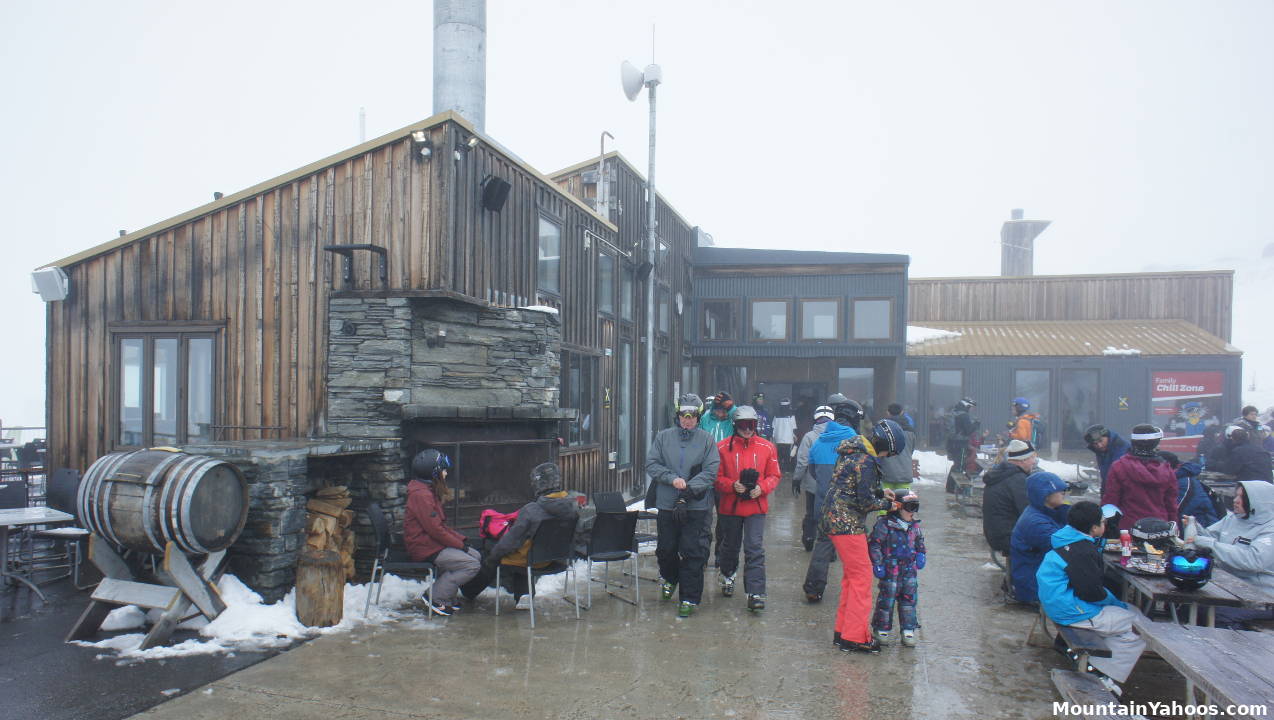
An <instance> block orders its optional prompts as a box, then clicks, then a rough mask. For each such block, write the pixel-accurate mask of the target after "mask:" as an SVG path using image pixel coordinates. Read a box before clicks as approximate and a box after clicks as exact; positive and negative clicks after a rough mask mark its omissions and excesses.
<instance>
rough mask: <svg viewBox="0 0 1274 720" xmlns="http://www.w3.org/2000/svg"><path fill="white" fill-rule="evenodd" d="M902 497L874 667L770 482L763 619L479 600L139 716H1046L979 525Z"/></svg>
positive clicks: (288, 656) (934, 497)
mask: <svg viewBox="0 0 1274 720" xmlns="http://www.w3.org/2000/svg"><path fill="white" fill-rule="evenodd" d="M918 489H919V492H920V495H921V498H922V502H923V503H924V505H923V507H922V517H923V519H924V526H923V527H924V529H925V534H926V541H927V543H928V549H929V556H930V560H929V565H928V567H927V568H926V569H925V570H923V571H921V574H920V577H921V580H920V583H921V584H920V588H921V590H920V600H919V611H920V620H921V624H922V629H921V631H920V644H919V647H917V648H904V647H900V646H899V645H898V644H897V637H896V635H895V638H894V639H893V641H892V642H891V643H890V644H889V646H887V647H886V648H885V650H884V652H882V653H881V654H880V655H876V656H871V655H861V654H846V653H842V652H839V651H837V650H836V649H835V648H833V647H832V645H831V634H832V616H833V614H834V612H835V609H836V595H837V593H838V589H839V586H838V584H836V583H834V584H832V585H830V586H829V588H828V592H827V596H826V598H825V599H824V601H823V602H822V603H821V604H818V605H809V604H807V603H806V602H805V601H804V598H803V595H802V593H801V590H800V583H801V578H802V577H803V574H804V570H805V565H806V562H807V560H808V557H809V556H808V554H806V553H805V552H804V551H803V549H802V548H801V547H800V544H799V541H798V536H799V521H800V516H799V514H798V509H799V510H800V511H803V506H801V507H800V508H798V506H797V503H796V499H795V498H793V497H792V496H791V495H790V494H787V492H786V489H785V488H784V489H783V490H782V491H781V493H780V494H779V495H778V496H777V497H776V501H775V502H774V503H773V504H772V505H771V513H770V517H769V519H768V525H767V528H766V530H767V537H766V553H767V559H768V563H767V564H768V571H769V588H768V596H769V607H768V609H767V610H765V611H764V613H763V614H760V615H753V614H751V613H749V612H748V611H747V610H745V609H744V601H745V600H744V597H743V596H742V593H741V592H740V593H739V594H737V595H736V596H735V597H733V598H729V599H727V598H723V597H721V596H720V593H719V591H718V590H717V589H716V582H717V578H716V573H715V571H712V570H711V569H710V570H709V572H708V580H707V589H708V592H706V593H705V600H704V603H703V605H702V606H701V607H700V608H699V610H698V612H697V613H696V614H695V615H694V616H693V617H691V618H689V619H687V620H679V619H677V618H676V610H675V606H674V604H673V603H671V602H660V601H659V600H658V599H657V588H656V586H655V585H654V583H643V588H642V589H643V591H644V600H645V601H646V603H645V607H644V609H642V610H640V611H639V610H638V609H637V608H634V607H631V606H629V605H626V604H624V603H621V602H619V601H617V600H614V599H611V598H608V597H606V596H605V595H604V594H602V593H599V592H597V590H598V588H595V590H594V594H593V597H594V602H595V606H594V608H593V609H592V610H591V611H587V612H585V613H584V619H583V620H581V621H578V622H577V621H576V620H575V617H574V613H573V610H572V608H571V606H570V605H569V604H567V603H565V602H564V601H562V600H561V599H560V595H554V596H552V597H549V596H546V597H543V598H542V599H541V601H542V604H541V603H537V627H536V629H535V630H534V631H532V630H531V628H530V622H529V618H528V615H527V613H526V612H509V613H507V614H505V613H504V612H502V614H501V615H500V617H498V618H497V617H495V616H493V614H492V609H493V608H492V605H491V601H490V600H489V599H487V598H485V597H484V598H483V599H482V600H480V601H479V603H478V604H477V605H476V606H474V607H471V608H468V609H467V612H466V613H465V614H463V615H461V616H457V617H453V618H448V619H445V620H429V621H427V620H423V619H413V620H410V621H402V622H398V623H396V624H391V625H387V626H381V627H376V628H365V629H363V630H360V631H355V632H354V633H352V634H345V635H334V636H327V637H322V638H319V639H317V640H314V641H312V642H309V643H306V644H305V645H303V646H301V647H298V648H296V649H294V650H292V651H290V652H287V653H285V654H282V655H279V656H277V657H274V658H271V659H269V660H267V661H264V662H261V663H259V664H257V665H254V666H253V667H250V668H247V669H245V670H241V671H239V672H236V673H234V674H232V675H229V676H227V677H224V678H222V679H220V680H216V681H213V682H211V683H209V684H208V685H207V686H206V687H203V688H199V689H196V690H194V691H193V692H190V693H189V694H187V695H185V696H182V697H179V698H176V699H173V700H170V701H168V702H165V703H163V704H161V705H159V706H157V707H154V708H152V709H151V710H149V711H147V712H144V713H142V714H141V715H139V716H138V717H140V718H146V719H147V720H158V719H160V718H174V719H175V718H182V719H183V720H185V719H187V718H189V719H194V720H199V719H204V718H206V719H208V720H211V719H212V718H217V719H218V720H220V719H222V718H227V717H251V718H256V717H270V718H272V719H273V720H291V719H293V718H311V717H320V716H321V717H329V718H349V719H351V720H353V719H362V718H369V719H370V718H384V717H404V718H471V717H484V716H489V717H495V716H499V717H525V718H541V717H563V718H598V717H613V718H709V717H711V718H718V717H720V718H793V719H795V718H845V719H857V718H881V719H886V718H913V717H923V718H966V717H980V718H1001V717H1002V718H1041V717H1052V702H1053V700H1055V699H1056V696H1055V694H1054V691H1053V688H1052V685H1051V683H1050V681H1049V679H1048V670H1049V669H1050V668H1053V667H1061V666H1063V661H1062V658H1061V656H1059V655H1057V654H1056V653H1055V652H1053V651H1052V650H1048V649H1040V648H1036V647H1030V646H1028V645H1027V644H1026V638H1027V634H1028V631H1029V630H1030V627H1031V625H1032V621H1033V619H1034V613H1033V612H1032V611H1030V610H1026V609H1021V608H1016V607H1012V606H1005V605H1003V604H1002V603H1001V601H1000V599H999V595H998V591H997V584H998V573H997V572H996V571H992V570H988V569H984V568H983V565H984V564H985V563H986V562H987V561H988V556H987V553H986V550H985V543H984V541H983V540H982V537H981V521H980V520H979V519H977V518H965V517H963V516H962V514H961V513H960V511H959V510H956V509H951V508H948V507H947V506H946V498H947V496H946V495H945V494H944V493H943V491H942V488H941V487H938V486H936V485H925V486H922V487H920V488H918ZM645 573H646V574H648V575H653V574H654V570H653V567H652V563H649V562H648V563H647V564H646V568H645ZM832 576H833V577H835V578H838V577H839V568H838V566H834V567H833V569H832ZM507 603H508V599H507V598H506V605H505V608H506V609H507V608H508V604H507ZM1135 678H1136V676H1134V680H1135Z"/></svg>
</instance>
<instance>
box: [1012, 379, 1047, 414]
mask: <svg viewBox="0 0 1274 720" xmlns="http://www.w3.org/2000/svg"><path fill="white" fill-rule="evenodd" d="M1051 379H1052V373H1050V372H1049V371H1048V370H1014V371H1013V397H1015V398H1018V397H1024V398H1026V399H1027V400H1028V401H1030V403H1031V409H1030V412H1033V413H1035V414H1036V415H1039V416H1040V418H1041V419H1043V418H1047V417H1048V396H1049V389H1050V386H1051V385H1052V383H1051V382H1049V381H1050V380H1051ZM1010 399H1011V398H1010Z"/></svg>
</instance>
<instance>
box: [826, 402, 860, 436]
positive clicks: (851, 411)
mask: <svg viewBox="0 0 1274 720" xmlns="http://www.w3.org/2000/svg"><path fill="white" fill-rule="evenodd" d="M827 405H829V406H830V407H831V408H832V418H833V419H834V420H835V421H836V422H838V423H840V424H841V425H848V426H850V427H852V428H854V429H855V430H857V429H858V423H860V422H862V421H863V415H864V413H863V406H862V405H859V404H858V403H856V402H854V401H853V400H850V399H849V398H847V397H845V396H844V395H842V394H840V393H832V394H831V395H829V396H827Z"/></svg>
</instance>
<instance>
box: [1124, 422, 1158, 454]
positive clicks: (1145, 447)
mask: <svg viewBox="0 0 1274 720" xmlns="http://www.w3.org/2000/svg"><path fill="white" fill-rule="evenodd" d="M1129 439H1130V440H1131V441H1132V454H1133V455H1136V456H1137V457H1144V458H1153V457H1158V455H1156V451H1157V450H1158V449H1159V441H1160V440H1162V439H1163V430H1160V429H1159V428H1157V427H1155V426H1154V425H1149V424H1144V423H1143V424H1141V425H1134V426H1133V428H1132V437H1130V438H1129Z"/></svg>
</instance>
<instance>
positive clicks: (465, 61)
mask: <svg viewBox="0 0 1274 720" xmlns="http://www.w3.org/2000/svg"><path fill="white" fill-rule="evenodd" d="M447 110H454V111H456V112H457V113H460V114H461V115H463V116H464V118H465V119H466V120H468V121H469V122H471V123H473V126H474V127H475V128H477V129H478V131H479V132H485V127H486V116H487V3H486V0H434V110H433V111H434V114H438V113H440V112H446V111H447Z"/></svg>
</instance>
